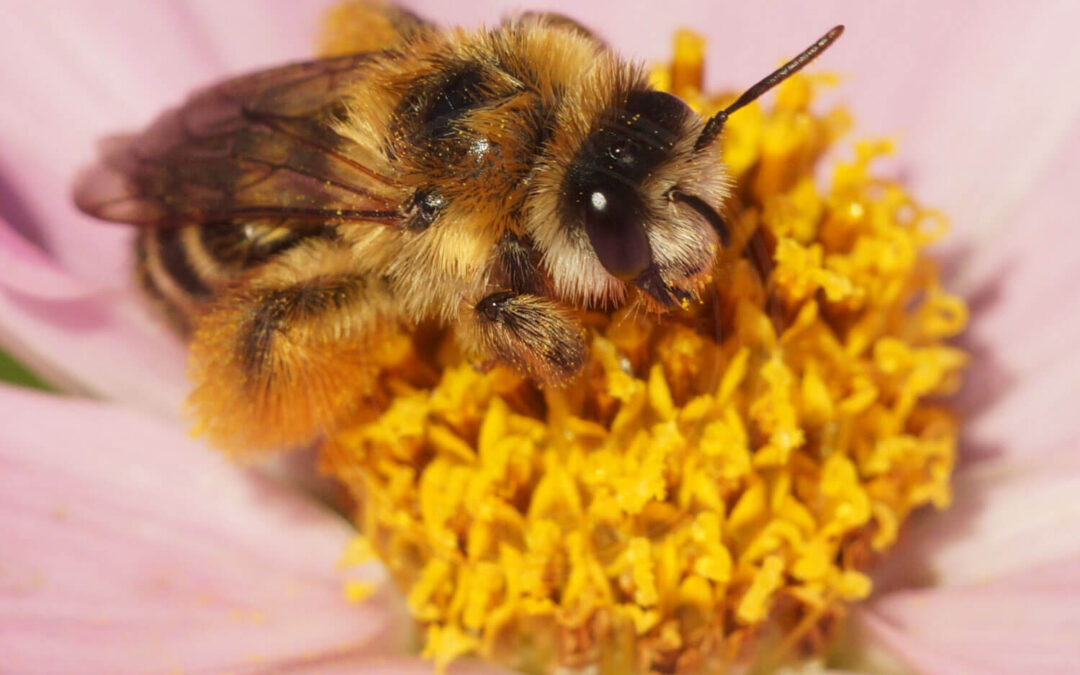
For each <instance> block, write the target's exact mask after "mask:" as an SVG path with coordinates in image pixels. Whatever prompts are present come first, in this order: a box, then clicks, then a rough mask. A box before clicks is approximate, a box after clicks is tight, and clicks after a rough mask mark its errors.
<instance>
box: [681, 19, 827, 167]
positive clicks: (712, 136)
mask: <svg viewBox="0 0 1080 675" xmlns="http://www.w3.org/2000/svg"><path fill="white" fill-rule="evenodd" d="M843 32H844V27H843V26H836V27H835V28H833V29H832V30H830V31H829V32H828V33H825V34H824V35H822V36H821V38H820V39H819V40H818V41H817V42H815V43H814V44H812V45H810V46H809V47H807V48H806V49H804V50H803V51H802V53H800V54H799V55H798V56H796V57H795V58H793V59H791V60H790V61H788V62H787V63H785V64H784V65H782V66H780V67H779V68H777V69H776V70H774V71H773V72H771V73H770V74H769V75H768V76H767V77H766V78H765V79H763V80H761V81H760V82H758V83H757V84H755V85H754V86H752V87H750V88H749V89H747V90H746V91H745V92H744V93H743V95H742V96H740V97H739V98H738V99H736V100H735V102H734V103H732V104H731V105H729V106H728V107H726V108H724V109H723V110H721V111H720V112H718V113H716V115H714V116H713V117H711V118H710V119H709V121H708V122H706V123H705V128H704V129H702V130H701V135H700V136H698V139H697V142H696V143H694V150H701V149H702V148H704V147H705V146H707V145H709V144H710V143H712V142H713V141H714V140H716V137H717V136H719V135H720V130H721V129H723V128H724V122H726V121H727V118H728V117H730V116H731V113H733V112H735V111H736V110H738V109H739V108H742V107H743V106H745V105H747V104H748V103H751V102H753V101H754V100H755V99H757V98H758V97H760V96H761V95H762V94H764V93H765V92H767V91H769V90H770V89H772V88H773V87H775V86H776V85H778V84H780V83H781V82H783V81H784V80H786V79H787V78H789V77H791V76H792V75H794V74H795V73H797V72H799V71H800V70H802V69H803V68H805V67H806V66H807V65H808V64H809V63H810V62H811V61H813V60H814V59H816V58H817V57H818V56H819V55H820V54H821V52H823V51H825V50H826V49H828V48H829V47H830V46H831V45H832V43H834V42H836V39H837V38H838V37H840V36H841V35H842V34H843Z"/></svg>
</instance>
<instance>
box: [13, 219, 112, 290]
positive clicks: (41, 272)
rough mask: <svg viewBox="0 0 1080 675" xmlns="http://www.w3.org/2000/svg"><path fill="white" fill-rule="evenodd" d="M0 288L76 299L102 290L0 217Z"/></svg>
mask: <svg viewBox="0 0 1080 675" xmlns="http://www.w3.org/2000/svg"><path fill="white" fill-rule="evenodd" d="M0 288H4V289H7V290H10V291H17V292H19V293H22V294H24V295H33V296H36V297H39V298H42V299H48V300H77V299H81V298H86V297H88V296H91V295H93V294H94V293H95V292H100V291H101V290H102V289H101V288H97V287H95V286H94V285H93V284H91V283H89V282H87V281H85V280H83V279H80V278H78V277H76V276H74V275H72V274H71V273H70V272H68V271H67V270H65V269H63V268H62V267H61V266H60V265H59V264H58V263H57V262H56V261H55V260H53V259H52V258H51V257H49V256H48V255H46V254H45V252H44V251H42V250H41V249H40V248H38V247H37V246H35V245H34V244H32V243H30V242H29V241H27V240H26V239H24V238H23V237H22V236H21V235H19V234H18V233H17V232H15V231H14V230H13V229H12V228H11V227H10V226H9V225H8V224H7V223H6V222H4V220H3V219H2V218H0Z"/></svg>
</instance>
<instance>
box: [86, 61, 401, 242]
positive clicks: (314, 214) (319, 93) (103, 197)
mask: <svg viewBox="0 0 1080 675" xmlns="http://www.w3.org/2000/svg"><path fill="white" fill-rule="evenodd" d="M371 60H372V57H371V55H370V54H358V55H356V54H354V55H350V56H343V57H335V58H327V59H320V60H315V61H308V62H303V63H296V64H292V65H287V66H283V67H280V68H275V69H272V70H267V71H264V72H260V73H255V74H251V75H247V76H242V77H239V78H236V79H233V80H229V81H226V82H224V83H222V84H219V85H217V86H214V87H210V88H208V89H205V90H202V91H200V92H197V93H196V94H194V95H193V96H192V97H191V98H190V99H189V100H188V101H187V102H186V103H184V104H183V105H182V106H180V107H179V108H175V109H173V110H170V111H168V112H166V113H164V114H163V115H162V116H161V117H159V118H158V119H157V121H155V122H154V123H153V124H152V125H151V126H150V127H149V128H148V129H147V130H145V131H144V132H142V133H140V134H138V135H134V136H126V137H118V138H112V139H109V140H107V141H105V142H104V143H103V144H102V148H101V157H100V160H99V162H98V163H97V164H96V165H93V166H91V167H90V168H88V169H86V170H85V171H83V173H82V174H81V175H80V176H79V178H78V179H77V181H76V186H75V203H76V205H77V206H78V207H79V208H80V209H81V210H83V211H84V212H86V213H88V214H90V215H92V216H96V217H98V218H101V219H104V220H111V221H116V222H123V223H131V224H134V225H141V226H154V227H174V226H179V225H191V224H211V223H216V222H235V221H238V220H246V219H251V218H260V217H270V218H280V219H281V220H282V221H283V222H296V221H300V222H311V221H321V222H347V221H359V220H366V221H371V220H375V221H395V220H399V219H401V218H402V217H403V214H402V213H401V208H400V207H401V202H402V192H401V190H400V189H399V188H398V186H397V185H396V184H395V182H394V181H393V180H392V179H391V178H389V177H387V176H384V175H381V174H380V173H379V172H378V171H376V170H374V169H373V168H371V167H372V166H373V165H374V166H379V165H382V164H384V162H380V161H378V157H377V155H378V153H377V147H376V146H374V145H372V146H370V147H367V146H363V145H361V144H359V143H357V142H356V141H353V140H350V139H347V138H345V137H343V136H341V135H339V134H337V133H335V132H334V131H333V129H332V128H331V122H332V120H333V115H334V114H335V112H337V108H336V106H338V105H339V104H340V101H341V99H342V96H343V95H344V94H345V93H347V92H349V91H352V90H353V89H352V88H353V87H355V85H356V84H357V83H359V82H361V81H362V80H364V79H365V78H367V77H369V76H370V74H371V68H370V63H371Z"/></svg>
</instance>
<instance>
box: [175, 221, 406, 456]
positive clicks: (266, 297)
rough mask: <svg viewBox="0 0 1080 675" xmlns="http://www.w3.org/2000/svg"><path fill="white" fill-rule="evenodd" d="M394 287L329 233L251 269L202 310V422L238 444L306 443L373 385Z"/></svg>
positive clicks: (198, 407) (195, 346)
mask: <svg viewBox="0 0 1080 675" xmlns="http://www.w3.org/2000/svg"><path fill="white" fill-rule="evenodd" d="M389 307H390V303H389V296H388V291H387V290H386V289H385V287H383V286H382V284H381V282H380V281H379V280H378V279H372V278H370V277H365V276H361V275H358V274H356V273H355V268H354V267H353V263H352V261H351V258H350V256H349V255H348V252H347V251H342V250H340V249H339V248H337V247H336V246H335V245H334V244H333V243H332V242H328V241H321V242H314V243H313V245H310V246H303V247H298V248H296V249H293V250H290V251H288V252H287V253H285V254H282V256H281V257H280V258H278V259H275V260H273V261H271V262H269V263H267V264H265V265H263V266H261V267H258V268H255V269H253V270H252V271H251V272H250V273H249V274H248V275H246V276H245V277H242V278H241V279H240V280H239V281H238V282H237V283H236V284H234V285H233V286H231V287H230V288H229V289H228V290H226V291H224V292H223V293H222V295H221V296H220V297H219V298H218V299H217V300H215V301H214V302H213V303H212V304H211V305H210V307H209V308H208V310H207V311H206V312H205V313H204V314H202V315H200V316H199V317H198V320H197V322H196V326H195V333H194V336H193V338H192V343H191V357H190V370H191V376H192V379H193V380H194V385H195V387H194V389H193V391H192V394H191V397H190V398H189V400H188V406H189V408H190V409H191V411H192V412H193V413H194V416H195V418H196V432H199V433H204V434H206V435H207V436H209V437H210V439H211V440H212V441H213V442H215V443H216V444H218V445H221V446H224V447H227V448H234V449H237V450H241V449H252V448H265V447H281V446H290V445H298V444H302V443H307V442H310V441H312V440H314V438H315V437H316V436H317V435H318V434H319V433H320V432H322V431H324V430H327V429H331V428H334V427H335V426H337V425H338V424H340V423H342V422H343V421H344V420H345V419H346V418H347V417H348V416H349V415H350V414H351V413H353V412H355V411H356V410H358V409H359V408H360V407H362V406H363V404H364V402H365V399H366V398H367V397H369V396H370V395H371V394H372V392H373V391H374V383H375V377H376V375H377V373H375V369H374V367H373V363H372V362H373V359H372V352H373V350H374V349H375V348H377V347H378V345H379V344H380V342H379V341H377V340H376V337H375V335H374V331H373V327H375V326H377V325H386V324H387V323H391V324H392V322H393V318H394V317H393V314H392V312H391V310H390V308H389Z"/></svg>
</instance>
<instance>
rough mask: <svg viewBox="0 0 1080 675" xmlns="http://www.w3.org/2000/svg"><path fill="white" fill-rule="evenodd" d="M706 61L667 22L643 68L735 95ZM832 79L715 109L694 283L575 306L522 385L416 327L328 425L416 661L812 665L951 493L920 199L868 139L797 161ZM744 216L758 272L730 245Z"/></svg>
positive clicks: (664, 80) (829, 114)
mask: <svg viewBox="0 0 1080 675" xmlns="http://www.w3.org/2000/svg"><path fill="white" fill-rule="evenodd" d="M703 54H704V45H703V42H702V40H701V38H700V37H697V36H695V35H693V34H691V33H689V32H685V31H682V32H680V33H679V34H678V35H677V37H676V48H675V62H674V63H673V64H671V65H668V66H665V67H658V68H656V69H655V70H654V72H653V81H654V82H655V83H656V84H657V85H658V86H661V87H663V88H666V89H672V88H674V89H675V90H676V93H678V94H679V95H680V96H682V97H684V98H685V99H686V100H687V101H688V102H689V103H690V104H691V105H692V106H694V107H695V108H696V109H697V110H698V111H699V112H700V113H701V114H703V115H709V114H712V113H713V112H715V111H716V110H718V109H719V108H720V107H721V105H722V104H725V103H727V102H729V101H730V100H731V99H732V97H731V96H730V95H723V96H712V95H707V94H703V93H702V92H701V91H700V86H701V72H702V69H703ZM833 79H834V78H830V77H827V76H821V75H812V76H796V77H795V78H792V79H791V80H789V81H787V82H786V83H784V84H783V85H781V87H780V88H779V91H778V93H777V94H776V96H775V97H774V99H773V100H775V103H774V104H773V105H772V107H768V106H765V105H760V104H757V103H755V104H752V105H750V106H749V107H748V108H746V109H745V110H743V111H741V112H740V113H739V114H737V115H734V116H733V117H732V119H731V120H730V121H729V122H728V124H727V128H726V129H725V132H724V136H723V139H722V142H723V144H724V148H723V149H724V157H725V163H726V165H727V166H728V169H729V171H730V172H731V174H732V176H733V179H734V180H735V181H736V187H735V190H734V194H735V195H737V198H733V199H732V200H731V202H730V203H729V204H728V205H727V210H728V211H727V212H728V218H727V220H728V222H730V223H731V224H732V226H733V227H734V229H735V231H734V232H733V239H734V245H733V246H731V247H727V248H725V249H723V250H721V251H719V252H718V256H717V260H718V262H717V265H716V267H715V269H714V270H713V273H712V277H711V280H710V281H709V282H708V283H707V284H706V287H705V290H704V291H703V292H702V297H703V298H704V301H703V302H701V303H695V304H693V305H691V306H689V307H686V308H682V309H677V310H675V311H673V312H672V313H671V314H667V315H663V316H660V317H657V316H656V315H650V314H647V313H643V312H641V311H635V310H634V309H633V308H627V309H625V310H621V311H618V312H616V313H614V315H613V316H610V317H605V316H596V315H589V316H588V317H586V325H587V326H588V331H589V340H590V342H591V344H590V350H589V357H588V361H587V363H586V365H585V367H584V370H583V373H582V375H581V376H580V377H579V378H578V379H577V380H576V381H574V382H573V383H571V384H570V385H569V386H567V387H565V388H559V389H548V390H543V391H540V390H537V389H536V388H535V387H534V386H533V385H531V384H530V383H529V382H527V381H525V380H523V379H522V378H521V377H520V376H518V375H516V374H515V373H513V372H511V371H510V370H508V369H505V368H501V367H496V368H494V369H490V370H486V371H481V370H480V369H478V368H476V367H474V366H473V365H472V364H471V363H469V362H468V361H467V360H466V359H465V358H464V357H463V356H462V355H460V354H458V353H457V351H456V350H455V348H454V342H453V339H452V335H451V334H450V333H446V334H443V333H439V332H434V333H432V332H428V333H425V334H424V335H422V336H418V337H417V338H416V340H415V344H414V345H413V347H412V349H413V352H414V353H413V355H412V358H411V359H400V358H399V359H397V360H396V362H395V365H393V366H388V367H387V371H386V373H385V375H384V379H385V389H386V391H387V400H388V401H389V404H388V405H386V406H385V409H384V410H382V411H374V412H371V411H369V412H367V413H365V414H364V415H361V416H358V418H357V420H356V422H355V424H354V425H352V426H351V427H350V428H349V429H348V430H347V431H344V432H342V433H339V434H337V435H336V436H335V437H334V438H332V439H330V440H329V441H328V442H327V444H326V447H325V455H324V463H325V467H326V468H327V469H328V470H329V471H330V472H331V473H332V474H333V475H335V476H336V477H337V478H339V479H340V480H341V481H342V482H343V483H344V484H345V485H347V486H348V487H349V488H350V490H351V491H352V492H353V494H354V496H355V497H356V500H357V503H358V504H359V507H358V510H357V519H356V524H357V528H358V530H359V532H360V533H361V534H360V535H359V536H358V538H357V542H356V543H355V544H354V545H353V547H351V548H350V550H349V551H348V552H347V554H346V555H345V557H344V562H345V563H346V564H362V563H364V562H365V561H367V560H369V559H370V558H371V557H372V556H376V557H377V558H378V559H379V560H381V561H382V562H383V563H384V564H385V565H386V567H387V568H388V569H389V571H390V573H391V575H392V576H393V578H394V580H395V581H396V582H397V584H398V585H399V586H400V587H401V588H402V589H403V591H404V593H405V596H406V598H407V604H408V607H409V608H410V610H411V612H412V615H413V617H414V619H415V620H416V621H417V622H418V623H419V624H420V625H421V626H422V627H423V629H424V631H425V634H426V641H425V646H424V650H423V654H424V655H425V656H426V657H428V658H430V659H432V660H433V661H434V663H435V664H437V665H438V666H439V667H440V668H441V667H443V666H445V665H446V664H449V663H450V662H452V661H453V660H455V659H457V658H459V657H462V656H466V655H478V656H481V657H484V658H487V659H491V660H496V661H499V662H501V663H504V664H507V665H509V666H512V667H519V668H523V669H526V670H528V671H530V672H537V671H541V672H546V671H547V670H548V669H551V668H555V667H562V668H565V669H567V670H568V671H575V672H576V670H575V669H585V668H588V669H591V670H590V672H597V673H623V672H652V671H659V672H668V673H670V672H680V673H697V672H716V671H723V670H724V669H725V668H729V667H732V666H735V665H742V664H746V663H748V662H751V661H755V660H768V661H769V662H774V661H778V660H798V659H800V658H807V657H812V656H815V655H818V654H819V653H820V650H822V649H824V647H825V646H827V644H828V640H827V638H828V636H829V633H830V631H831V627H832V626H835V625H836V623H837V619H839V618H841V617H842V616H843V615H844V614H845V611H846V607H847V605H848V603H850V602H854V601H857V600H859V599H862V598H865V597H866V596H867V595H868V594H869V593H870V592H871V581H870V578H869V576H868V575H867V574H868V570H869V566H870V564H871V563H872V561H873V559H874V558H875V557H876V556H877V555H879V554H881V553H883V552H885V551H886V550H887V549H888V548H889V547H890V546H891V545H892V544H893V543H894V542H895V540H896V538H897V536H898V534H899V532H900V530H901V528H902V526H903V523H904V521H905V519H906V518H907V517H908V516H909V515H910V513H911V512H912V511H913V510H914V509H917V508H919V507H921V506H923V505H927V504H933V505H935V506H937V507H945V506H947V505H948V504H949V501H950V498H951V492H950V488H949V482H948V481H949V476H950V473H951V469H952V466H953V461H954V457H955V449H956V437H957V427H958V422H957V420H956V418H955V417H954V415H953V414H952V413H950V412H949V411H948V409H947V408H946V407H944V406H943V405H942V403H941V397H943V396H945V395H948V394H951V393H953V392H954V391H955V390H956V389H957V387H958V386H959V381H960V375H961V373H962V371H963V369H964V367H965V366H966V363H967V356H966V355H965V354H964V353H963V352H961V351H959V350H957V349H956V348H953V347H950V346H948V345H947V344H946V343H945V341H946V340H947V339H949V338H952V337H954V336H955V335H957V334H958V333H959V332H960V331H961V330H962V329H963V328H964V325H965V323H966V320H967V309H966V307H965V306H964V303H963V302H962V301H961V300H960V299H959V298H957V297H955V296H951V295H948V294H947V293H946V292H945V291H944V290H942V288H941V285H940V283H939V280H938V276H939V275H938V271H937V268H936V266H935V264H934V263H933V261H932V260H931V259H930V258H929V257H928V256H927V254H926V247H927V246H928V245H929V244H931V243H932V242H933V241H935V240H936V239H937V238H938V237H940V236H941V235H942V233H943V231H944V228H943V218H942V216H941V215H940V214H938V213H936V212H933V211H931V210H929V209H926V208H924V207H922V206H920V205H919V204H918V203H917V202H916V201H915V200H914V199H913V198H912V197H911V195H909V194H908V193H907V192H906V191H905V189H904V188H903V187H902V186H901V185H900V184H897V183H895V182H892V181H890V180H888V179H885V178H882V177H881V176H878V175H875V174H874V171H873V161H874V159H875V158H876V157H878V156H880V155H882V154H884V153H887V152H889V151H890V150H891V144H890V143H888V142H885V141H872V142H866V141H864V142H860V143H857V144H856V145H855V149H854V157H853V159H851V160H850V161H847V162H843V163H840V164H838V165H837V166H835V168H833V169H832V174H831V179H829V180H826V181H817V180H815V178H814V174H815V170H816V169H817V168H818V164H817V163H818V160H819V159H820V158H821V157H822V155H823V154H824V153H825V151H826V150H827V149H829V148H830V147H831V146H832V145H833V144H834V142H835V141H836V139H837V138H838V137H839V136H840V135H841V134H842V133H843V132H844V131H845V130H846V129H847V127H848V126H849V124H850V120H849V116H848V115H847V114H846V112H844V111H843V110H842V109H835V110H831V111H825V112H817V111H815V110H813V109H812V105H813V103H814V98H815V92H816V91H817V90H818V89H819V88H820V87H821V86H824V85H828V84H831V82H832V80H833ZM755 231H756V232H759V233H760V241H763V242H764V246H765V247H766V249H767V250H766V253H767V254H768V256H769V257H770V258H771V262H772V270H771V274H770V275H769V277H768V278H767V279H765V280H763V279H762V278H761V275H760V274H759V273H758V270H757V269H756V267H755V264H754V263H752V262H751V260H750V259H749V258H750V256H744V255H741V251H742V249H743V247H744V246H745V245H746V244H747V242H748V241H749V240H750V238H751V235H752V234H753V233H754V232H755ZM433 344H434V345H436V347H435V348H433V347H432V346H431V345H433ZM410 362H412V363H413V364H414V365H413V366H410V365H409V363H410ZM369 592H370V588H367V587H365V586H363V585H358V586H353V587H350V589H348V590H347V595H348V596H349V597H350V598H361V597H363V596H365V595H366V594H367V593H369ZM770 650H771V651H770Z"/></svg>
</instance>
